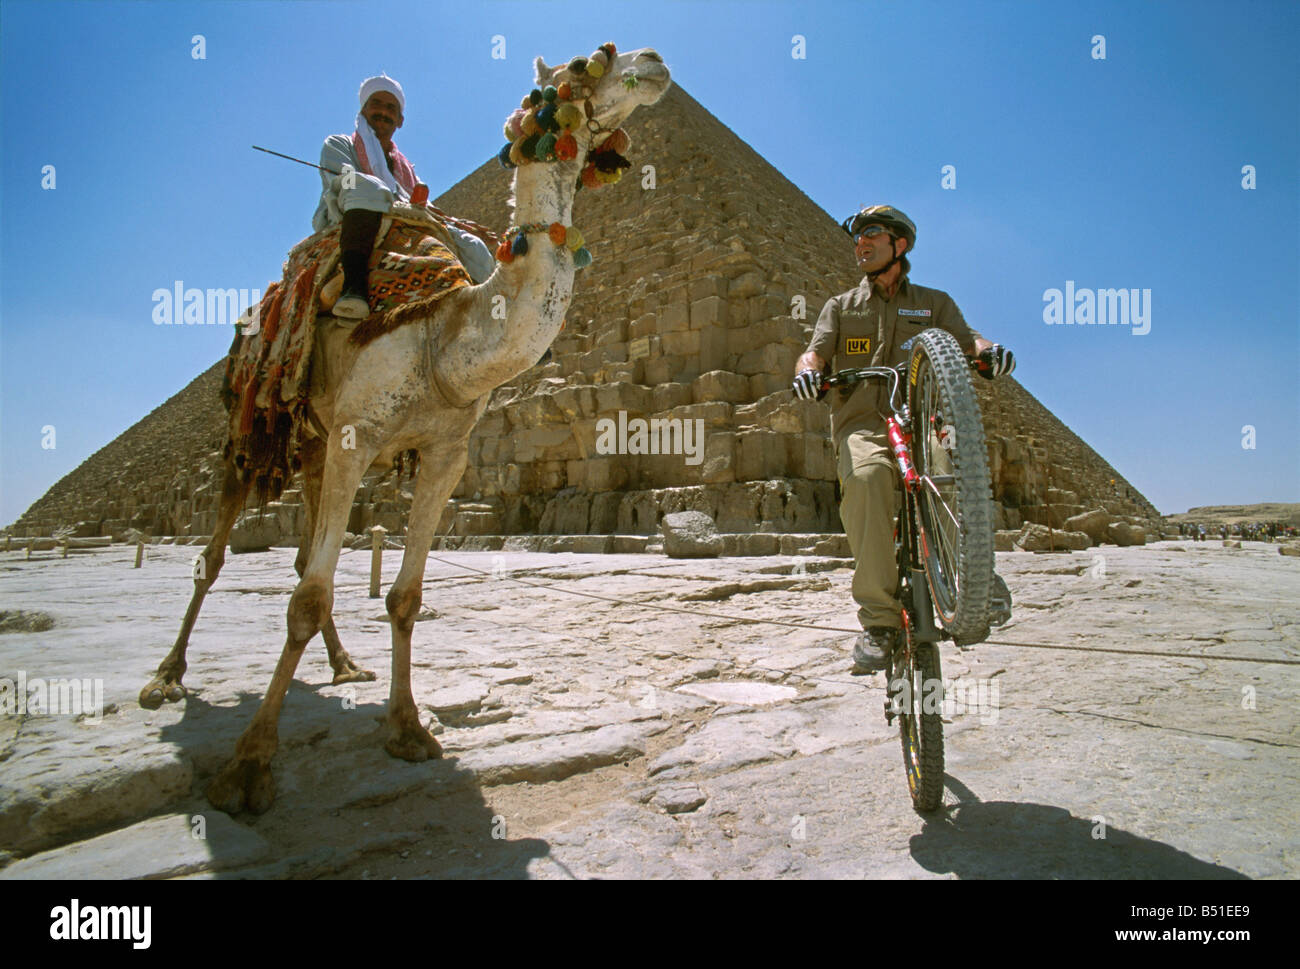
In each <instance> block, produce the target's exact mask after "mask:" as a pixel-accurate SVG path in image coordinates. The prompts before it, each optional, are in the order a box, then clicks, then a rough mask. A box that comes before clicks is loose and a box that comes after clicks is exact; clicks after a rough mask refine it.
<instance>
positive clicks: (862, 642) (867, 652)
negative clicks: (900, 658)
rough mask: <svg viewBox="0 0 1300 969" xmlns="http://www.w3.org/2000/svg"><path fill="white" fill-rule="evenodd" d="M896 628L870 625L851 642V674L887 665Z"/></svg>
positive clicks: (895, 637)
mask: <svg viewBox="0 0 1300 969" xmlns="http://www.w3.org/2000/svg"><path fill="white" fill-rule="evenodd" d="M897 639H898V630H897V629H894V628H892V627H890V626H872V627H871V628H870V629H868V630H867V631H866V632H864V633H863V634H862V635H861V636H859V637H858V641H857V642H856V643H854V644H853V674H854V675H855V676H861V675H863V674H864V673H874V672H876V671H877V670H883V669H884V668H885V667H886V666H887V665H889V654H890V653H892V652H893V651H894V643H895V641H896V640H897Z"/></svg>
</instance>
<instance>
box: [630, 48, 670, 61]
mask: <svg viewBox="0 0 1300 969" xmlns="http://www.w3.org/2000/svg"><path fill="white" fill-rule="evenodd" d="M636 56H637V57H638V58H641V57H644V58H645V59H646V60H651V61H654V62H655V63H656V64H662V63H663V62H664V59H663V58H662V57H660V56H659V55H658V54H657V53H656V52H655V51H652V50H643V51H642V52H641V53H639V54H637V55H636Z"/></svg>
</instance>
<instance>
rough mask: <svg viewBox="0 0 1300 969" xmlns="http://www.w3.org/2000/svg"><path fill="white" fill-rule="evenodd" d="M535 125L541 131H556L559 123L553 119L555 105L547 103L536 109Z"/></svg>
mask: <svg viewBox="0 0 1300 969" xmlns="http://www.w3.org/2000/svg"><path fill="white" fill-rule="evenodd" d="M537 125H538V127H539V128H541V129H542V130H543V131H558V130H559V127H560V125H559V123H558V122H556V120H555V105H553V104H548V105H547V106H546V107H544V108H538V109H537Z"/></svg>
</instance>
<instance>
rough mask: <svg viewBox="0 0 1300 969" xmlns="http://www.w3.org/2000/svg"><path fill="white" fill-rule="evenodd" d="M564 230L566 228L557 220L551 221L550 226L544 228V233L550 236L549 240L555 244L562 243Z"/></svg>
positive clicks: (560, 244)
mask: <svg viewBox="0 0 1300 969" xmlns="http://www.w3.org/2000/svg"><path fill="white" fill-rule="evenodd" d="M566 232H567V230H566V229H565V228H564V226H563V225H562V224H561V223H559V222H552V223H551V227H550V228H549V229H547V230H546V234H547V235H548V236H549V237H550V239H551V241H552V242H554V243H555V244H556V245H557V246H562V245H564V239H565V235H566Z"/></svg>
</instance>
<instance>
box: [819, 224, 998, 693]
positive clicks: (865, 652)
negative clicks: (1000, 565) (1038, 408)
mask: <svg viewBox="0 0 1300 969" xmlns="http://www.w3.org/2000/svg"><path fill="white" fill-rule="evenodd" d="M842 227H843V229H844V231H845V232H847V233H848V234H849V236H850V237H851V238H852V239H853V242H854V254H855V255H856V257H857V262H858V267H859V268H860V269H861V270H862V271H863V272H864V273H866V275H865V276H863V278H862V282H861V283H859V284H858V286H856V287H855V288H853V289H851V290H849V291H848V292H846V293H840V294H839V295H838V296H833V297H831V298H830V299H828V300H827V301H826V305H825V306H824V307H823V308H822V312H821V316H819V317H818V318H817V325H816V327H815V328H814V329H813V335H812V340H811V342H809V344H808V349H807V351H806V352H805V353H804V354H803V356H801V357H800V358H799V359H798V361H797V362H796V363H795V370H796V376H795V379H794V393H795V395H796V396H798V397H800V398H802V399H804V400H812V399H817V400H820V399H821V398H822V397H824V396H825V395H826V391H824V390H821V389H820V388H821V382H822V380H823V379H824V378H825V376H826V374H827V372H828V367H829V366H830V364H831V363H832V362H833V363H834V369H835V370H842V369H846V368H850V367H868V366H874V367H891V366H897V365H898V364H900V363H904V362H905V361H906V359H907V353H906V351H903V350H900V349H899V347H900V345H901V344H903V343H904V342H906V341H907V340H909V339H911V338H912V337H914V336H916V335H917V334H918V333H920V332H921V331H922V330H924V329H926V328H927V327H931V326H937V327H939V328H941V329H943V330H946V331H948V332H949V333H951V334H952V335H953V336H954V337H955V338H956V340H957V343H958V344H959V345H960V346H961V348H962V350H963V351H964V352H965V353H966V354H968V355H970V356H974V357H976V358H977V359H978V360H980V362H981V369H980V370H979V373H980V374H981V375H982V376H984V377H987V378H989V379H992V378H993V377H995V376H1000V375H1002V374H1009V373H1011V371H1012V370H1014V369H1015V357H1014V356H1013V355H1012V353H1011V351H1010V350H1008V349H1006V348H1005V347H1003V346H1000V345H998V344H996V343H991V342H989V341H988V340H985V339H984V338H982V337H978V336H976V335H975V334H974V333H973V332H972V331H971V329H970V328H969V327H968V326H967V325H966V321H965V320H964V319H962V315H961V312H960V311H959V310H958V309H957V305H956V303H954V302H953V300H952V297H950V296H949V295H948V294H947V293H945V292H943V291H941V290H937V289H928V288H926V287H924V286H917V285H916V284H915V283H912V282H911V281H910V280H909V279H908V274H909V273H910V271H911V264H910V263H909V261H908V259H907V256H906V255H905V254H906V253H910V252H911V251H912V249H913V248H914V247H915V245H916V226H915V225H914V224H913V222H912V220H911V219H909V218H908V217H907V216H906V215H904V214H903V213H902V212H900V211H899V210H898V209H896V208H894V207H893V206H890V205H872V206H868V207H867V208H864V209H862V210H860V211H859V212H857V213H856V214H854V215H853V216H850V217H849V218H848V219H846V220H845V221H844V222H843V224H842ZM888 394H889V389H888V387H887V386H886V385H885V384H884V383H883V382H881V381H864V382H862V383H859V384H856V385H854V386H852V387H846V388H841V389H839V390H837V391H836V393H835V395H834V396H833V397H832V398H831V435H832V438H833V440H834V442H835V452H836V465H837V471H838V474H839V479H840V489H841V499H840V518H841V519H842V521H843V522H844V529H845V532H846V533H847V535H848V539H849V548H850V549H851V550H852V552H853V558H854V562H855V568H854V573H853V587H852V588H853V598H854V600H855V601H856V602H857V604H858V620H859V621H860V622H861V623H862V628H863V629H864V630H865V633H864V635H863V636H861V637H860V638H859V639H858V642H857V644H856V645H855V646H854V649H853V661H854V666H853V672H854V673H866V672H870V671H871V670H873V669H879V668H881V667H883V666H884V665H885V664H886V663H887V662H888V658H889V653H890V651H891V650H892V649H893V646H894V642H895V640H896V638H897V635H898V631H899V628H900V626H899V623H900V621H901V620H900V617H899V602H898V598H897V595H898V564H897V561H896V560H895V557H894V539H893V534H894V517H895V516H896V514H897V513H898V510H899V507H900V506H901V495H900V493H899V488H898V471H897V467H896V465H895V463H894V457H893V452H892V450H891V448H890V446H889V440H888V438H887V436H886V432H885V414H884V411H885V410H886V409H887V406H888ZM994 584H995V590H996V591H995V599H996V598H1000V597H1001V596H1000V594H1001V593H1004V592H1005V589H1006V585H1005V583H1003V582H1002V580H1001V579H1000V578H998V577H997V576H995V583H994ZM1005 597H1006V601H1005V604H1002V606H1001V609H1002V610H1003V611H1004V612H1005V615H1003V616H1000V617H995V618H1001V620H1002V621H1004V622H1005V620H1006V618H1007V617H1008V616H1009V611H1010V594H1009V593H1005ZM993 611H994V612H995V613H996V612H998V611H999V604H998V603H996V602H995V604H994V610H993Z"/></svg>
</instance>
